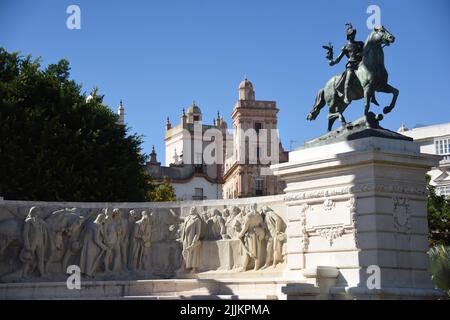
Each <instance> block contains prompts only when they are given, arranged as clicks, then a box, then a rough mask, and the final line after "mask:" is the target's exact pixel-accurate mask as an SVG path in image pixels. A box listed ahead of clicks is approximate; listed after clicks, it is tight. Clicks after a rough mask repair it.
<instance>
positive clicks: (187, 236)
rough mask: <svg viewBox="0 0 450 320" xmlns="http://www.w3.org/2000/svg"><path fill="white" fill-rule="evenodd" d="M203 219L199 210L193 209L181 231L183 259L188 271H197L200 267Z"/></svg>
mask: <svg viewBox="0 0 450 320" xmlns="http://www.w3.org/2000/svg"><path fill="white" fill-rule="evenodd" d="M201 228H202V219H201V217H200V215H199V214H198V212H197V209H196V208H195V207H194V208H191V210H190V212H189V215H188V216H187V217H186V218H185V220H184V224H183V227H182V230H181V242H182V245H183V251H182V255H183V259H184V266H185V269H186V270H191V271H192V272H195V271H197V268H198V267H199V265H200V244H201V243H200V234H201V232H202V230H201Z"/></svg>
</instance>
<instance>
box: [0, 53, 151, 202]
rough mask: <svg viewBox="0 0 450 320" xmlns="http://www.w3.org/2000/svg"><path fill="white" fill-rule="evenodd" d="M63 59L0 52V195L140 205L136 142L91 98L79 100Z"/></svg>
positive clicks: (141, 173) (141, 158)
mask: <svg viewBox="0 0 450 320" xmlns="http://www.w3.org/2000/svg"><path fill="white" fill-rule="evenodd" d="M69 71H70V67H69V62H68V61H67V60H61V61H59V62H58V63H57V64H51V65H49V66H47V67H46V68H42V67H41V64H40V61H39V59H32V58H31V56H27V57H22V56H20V55H19V54H18V53H8V52H7V51H6V50H4V49H3V48H0V123H1V126H0V177H1V178H0V195H1V196H3V197H5V198H6V199H20V200H47V201H144V200H147V195H148V189H149V183H148V176H147V175H146V174H145V161H146V156H145V155H143V154H142V152H141V144H142V138H141V136H138V135H136V134H129V133H128V131H129V128H127V127H125V126H123V125H120V124H118V123H117V121H118V116H117V115H116V114H114V113H113V112H112V111H111V110H110V109H109V108H108V107H107V106H106V105H104V104H103V102H102V100H103V99H102V97H100V96H97V95H94V97H93V98H92V99H89V100H88V101H86V94H84V93H81V85H79V84H77V83H76V82H75V81H73V80H71V79H70V78H69V75H70V72H69Z"/></svg>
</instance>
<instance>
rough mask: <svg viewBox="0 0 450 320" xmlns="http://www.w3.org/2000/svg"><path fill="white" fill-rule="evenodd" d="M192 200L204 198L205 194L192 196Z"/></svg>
mask: <svg viewBox="0 0 450 320" xmlns="http://www.w3.org/2000/svg"><path fill="white" fill-rule="evenodd" d="M192 200H206V196H192Z"/></svg>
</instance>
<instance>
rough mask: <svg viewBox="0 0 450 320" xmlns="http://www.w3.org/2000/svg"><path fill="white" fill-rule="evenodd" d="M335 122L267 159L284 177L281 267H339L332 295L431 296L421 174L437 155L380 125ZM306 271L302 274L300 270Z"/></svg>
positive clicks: (297, 272) (297, 269) (291, 272)
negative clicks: (278, 158) (279, 157)
mask: <svg viewBox="0 0 450 320" xmlns="http://www.w3.org/2000/svg"><path fill="white" fill-rule="evenodd" d="M358 123H359V124H361V125H358V126H355V125H354V126H353V128H343V129H340V130H335V131H333V132H330V133H328V134H326V135H324V136H322V137H319V138H317V139H314V140H312V141H309V142H307V143H306V144H305V146H304V147H302V148H299V149H297V150H295V151H293V152H290V154H289V162H288V163H283V164H278V165H275V166H272V167H271V168H272V169H273V170H274V173H275V175H277V176H279V177H281V178H282V179H283V180H285V181H286V183H287V187H286V189H285V192H286V196H285V204H286V205H287V219H288V221H287V224H288V229H287V236H288V240H287V269H288V270H287V271H286V275H292V276H295V275H300V274H302V275H303V276H304V277H305V276H307V272H306V271H305V270H308V269H311V268H312V269H314V268H319V267H322V266H329V267H335V268H337V269H338V270H339V275H338V276H337V282H336V285H335V286H333V287H330V291H329V293H330V295H332V296H334V297H335V298H344V297H345V298H354V297H359V298H363V299H366V298H388V297H394V298H406V299H415V298H436V297H437V296H440V295H441V294H442V293H440V292H439V291H437V290H434V289H433V285H432V282H431V274H430V272H429V258H428V256H427V251H428V249H429V247H428V241H427V233H428V224H427V209H426V203H427V189H426V180H425V175H426V173H427V171H428V170H429V169H430V168H431V167H433V166H435V165H437V163H438V161H439V157H438V156H435V155H428V154H421V153H420V151H419V146H418V145H417V144H415V143H414V142H413V141H411V139H410V138H407V137H404V136H401V135H399V134H397V133H394V132H392V131H388V130H385V129H382V128H370V127H367V126H365V125H363V123H365V122H362V121H357V122H356V124H358ZM305 272H306V274H305Z"/></svg>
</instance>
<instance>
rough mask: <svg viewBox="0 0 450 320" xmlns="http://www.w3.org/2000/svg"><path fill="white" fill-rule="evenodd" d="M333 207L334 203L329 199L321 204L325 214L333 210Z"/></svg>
mask: <svg viewBox="0 0 450 320" xmlns="http://www.w3.org/2000/svg"><path fill="white" fill-rule="evenodd" d="M334 207H335V203H334V201H333V200H331V199H325V201H324V202H323V209H324V210H325V211H327V212H329V211H331V210H333V208H334Z"/></svg>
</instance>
